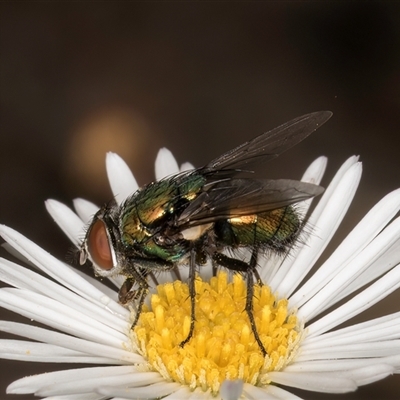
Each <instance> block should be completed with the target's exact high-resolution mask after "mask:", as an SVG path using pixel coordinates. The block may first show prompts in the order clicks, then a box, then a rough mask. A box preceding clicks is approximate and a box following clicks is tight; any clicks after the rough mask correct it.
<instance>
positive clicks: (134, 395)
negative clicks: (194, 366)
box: [97, 382, 181, 400]
mask: <svg viewBox="0 0 400 400" xmlns="http://www.w3.org/2000/svg"><path fill="white" fill-rule="evenodd" d="M180 387H181V385H180V384H179V383H175V382H162V383H155V384H154V385H149V386H144V387H137V388H114V387H103V386H100V387H99V388H98V389H97V392H98V393H100V394H103V395H105V396H119V397H122V398H124V399H135V400H136V399H138V398H141V399H154V398H157V397H164V396H167V395H168V394H171V393H173V392H175V391H177V390H178V389H180Z"/></svg>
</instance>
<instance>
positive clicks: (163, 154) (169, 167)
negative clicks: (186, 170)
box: [155, 147, 179, 181]
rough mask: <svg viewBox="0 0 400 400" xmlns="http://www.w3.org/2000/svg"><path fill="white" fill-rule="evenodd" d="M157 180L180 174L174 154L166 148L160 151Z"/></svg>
mask: <svg viewBox="0 0 400 400" xmlns="http://www.w3.org/2000/svg"><path fill="white" fill-rule="evenodd" d="M155 169H156V171H155V173H156V179H157V180H158V181H159V180H161V179H163V178H165V177H166V176H169V175H173V174H177V173H178V172H179V166H178V163H177V162H176V160H175V157H174V156H173V155H172V153H171V152H170V151H169V150H168V149H166V148H165V147H164V148H162V149H160V150H159V152H158V154H157V158H156V165H155Z"/></svg>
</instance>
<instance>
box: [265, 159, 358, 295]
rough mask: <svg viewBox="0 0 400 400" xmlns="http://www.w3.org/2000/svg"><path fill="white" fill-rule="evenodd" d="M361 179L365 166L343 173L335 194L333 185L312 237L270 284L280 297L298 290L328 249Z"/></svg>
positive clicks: (318, 213)
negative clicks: (362, 168)
mask: <svg viewBox="0 0 400 400" xmlns="http://www.w3.org/2000/svg"><path fill="white" fill-rule="evenodd" d="M360 177H361V164H358V163H357V164H352V165H351V166H350V168H349V169H348V170H347V171H346V172H345V173H344V174H342V176H341V179H340V181H339V182H337V183H335V186H336V188H335V190H334V191H332V190H330V187H331V185H329V187H328V189H327V190H326V192H325V193H324V195H323V196H322V199H321V200H320V201H319V203H318V205H317V207H316V208H315V210H314V212H313V213H312V215H311V217H310V218H309V221H308V223H307V224H309V225H311V226H312V227H313V232H312V234H311V235H309V236H308V238H307V240H306V242H305V245H303V246H301V247H299V248H298V249H295V251H294V252H293V254H290V255H289V257H287V258H286V260H285V261H284V262H283V264H282V266H281V267H280V269H279V270H278V272H277V274H276V275H275V276H274V278H273V280H272V281H271V283H270V285H271V287H272V288H273V289H274V291H277V292H278V293H279V295H280V296H282V297H288V296H289V295H290V294H291V293H292V292H293V291H294V290H295V289H296V287H297V286H298V285H299V283H300V282H301V281H302V280H303V279H304V277H305V276H306V275H307V273H308V272H309V270H310V269H311V268H312V266H313V265H314V263H315V262H316V260H317V259H318V258H319V256H320V255H321V253H322V252H323V250H324V249H325V248H326V246H327V245H328V243H329V241H330V239H331V238H332V236H333V234H334V233H335V231H336V229H337V228H338V227H339V225H340V222H341V221H342V219H343V218H344V216H345V214H346V212H347V209H348V207H349V206H350V203H351V201H352V199H353V197H354V194H355V192H356V189H357V187H358V184H359V181H360ZM334 181H336V180H335V179H333V181H332V182H334ZM321 208H323V211H324V212H322V210H321ZM289 270H290V274H289Z"/></svg>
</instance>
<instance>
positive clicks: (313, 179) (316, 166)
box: [301, 156, 328, 185]
mask: <svg viewBox="0 0 400 400" xmlns="http://www.w3.org/2000/svg"><path fill="white" fill-rule="evenodd" d="M327 164H328V159H327V157H325V156H321V157H318V158H317V159H316V160H314V161H313V162H312V163H311V164H310V165H309V167H308V168H307V169H306V172H304V174H303V177H302V178H301V181H302V182H308V183H313V184H314V185H319V184H320V183H321V180H322V177H323V176H324V173H325V170H326V165H327Z"/></svg>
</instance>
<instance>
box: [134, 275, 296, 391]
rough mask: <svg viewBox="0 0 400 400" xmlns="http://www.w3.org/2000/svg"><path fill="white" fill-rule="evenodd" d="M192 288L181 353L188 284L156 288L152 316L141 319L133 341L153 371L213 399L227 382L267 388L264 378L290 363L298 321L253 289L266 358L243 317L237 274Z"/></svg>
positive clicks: (283, 303)
mask: <svg viewBox="0 0 400 400" xmlns="http://www.w3.org/2000/svg"><path fill="white" fill-rule="evenodd" d="M195 287H196V298H195V314H196V321H195V329H194V334H193V336H192V338H191V339H190V341H189V342H188V343H187V344H185V345H184V346H183V347H181V346H180V344H181V342H182V341H183V340H184V339H185V338H186V337H187V335H188V333H189V329H190V318H191V317H190V316H191V305H190V294H189V288H188V285H187V284H186V283H183V282H181V281H175V282H172V283H166V284H163V285H159V286H157V293H156V294H153V295H152V297H151V310H144V311H143V312H142V314H141V315H140V318H139V322H138V324H137V326H136V327H135V328H134V333H133V336H134V339H135V340H136V342H137V345H138V348H139V351H140V352H141V353H142V354H143V355H144V356H145V357H146V358H147V360H148V362H149V364H150V366H151V368H152V369H154V370H156V371H158V372H160V373H161V374H162V375H163V377H164V378H165V379H168V380H171V381H175V382H178V383H181V384H184V385H187V386H189V387H190V388H191V389H192V390H194V389H195V388H197V387H200V388H202V389H203V390H209V389H210V390H211V392H212V393H214V394H215V393H217V392H218V391H219V388H220V385H221V383H222V382H223V381H224V380H225V379H230V380H232V379H242V380H243V381H244V382H247V383H251V384H253V385H259V386H263V385H266V384H268V383H270V381H269V379H268V372H270V371H278V370H280V369H282V368H283V367H284V366H286V365H287V364H288V362H290V360H291V359H292V358H293V355H294V351H295V349H296V348H297V343H298V341H299V339H300V336H301V334H300V333H301V332H300V331H301V329H300V328H299V324H298V321H297V317H296V316H295V315H294V314H289V313H288V308H287V306H288V301H287V300H286V299H281V300H277V299H276V297H275V296H274V295H273V294H272V293H271V290H270V288H269V287H268V286H265V285H256V286H255V287H254V299H253V308H254V310H253V311H254V318H255V321H256V325H257V330H258V333H259V336H260V338H261V341H262V343H263V345H264V347H265V350H266V351H267V355H266V357H264V356H263V354H262V352H261V350H260V348H259V346H258V344H257V342H256V340H255V338H254V334H253V332H252V329H251V326H250V322H249V318H248V315H247V313H246V311H245V305H246V283H245V281H244V280H243V278H242V276H241V275H239V274H235V275H234V276H233V279H232V281H229V280H228V275H227V273H226V272H219V273H218V274H217V275H216V276H215V277H212V278H211V279H210V282H206V281H203V280H202V279H201V278H200V277H197V278H196V282H195Z"/></svg>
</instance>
